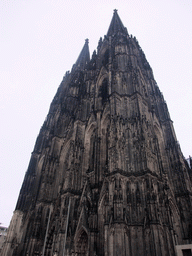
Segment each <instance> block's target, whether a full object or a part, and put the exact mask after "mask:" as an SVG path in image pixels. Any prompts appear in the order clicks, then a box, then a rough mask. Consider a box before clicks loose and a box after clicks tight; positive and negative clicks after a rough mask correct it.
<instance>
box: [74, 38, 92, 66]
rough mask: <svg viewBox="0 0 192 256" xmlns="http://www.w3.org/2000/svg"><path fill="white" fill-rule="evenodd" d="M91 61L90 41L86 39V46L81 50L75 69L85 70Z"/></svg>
mask: <svg viewBox="0 0 192 256" xmlns="http://www.w3.org/2000/svg"><path fill="white" fill-rule="evenodd" d="M89 61H90V54H89V39H88V38H87V39H85V44H84V46H83V49H82V50H81V52H80V54H79V57H78V59H77V61H76V63H75V67H78V68H80V69H84V68H85V66H86V64H87V63H88V62H89Z"/></svg>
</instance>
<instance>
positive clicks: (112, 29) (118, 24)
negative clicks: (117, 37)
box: [107, 9, 126, 36]
mask: <svg viewBox="0 0 192 256" xmlns="http://www.w3.org/2000/svg"><path fill="white" fill-rule="evenodd" d="M117 32H121V33H123V34H124V33H126V29H125V27H124V25H123V23H122V21H121V19H120V17H119V15H118V13H117V9H114V10H113V17H112V20H111V24H110V26H109V29H108V32H107V36H112V35H114V34H116V33H117Z"/></svg>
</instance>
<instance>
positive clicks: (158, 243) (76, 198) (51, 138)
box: [2, 10, 192, 256]
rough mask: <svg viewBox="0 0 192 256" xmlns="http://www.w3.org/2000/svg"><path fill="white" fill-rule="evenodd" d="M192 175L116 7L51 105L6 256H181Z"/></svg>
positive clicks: (191, 211)
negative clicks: (93, 46)
mask: <svg viewBox="0 0 192 256" xmlns="http://www.w3.org/2000/svg"><path fill="white" fill-rule="evenodd" d="M191 178H192V170H191V169H190V168H189V166H188V164H187V162H186V161H185V159H184V157H183V155H182V152H181V150H180V147H179V144H178V142H177V139H176V136H175V132H174V128H173V122H172V120H171V118H170V115H169V112H168V108H167V105H166V103H165V101H164V98H163V95H162V93H161V92H160V90H159V87H158V86H157V84H156V82H155V80H154V77H153V72H152V69H151V67H150V65H149V63H148V62H147V60H146V58H145V54H144V52H143V51H142V49H141V47H140V46H139V43H138V41H137V40H136V38H135V37H132V36H130V35H129V34H128V32H127V29H126V28H125V27H124V25H123V23H122V22H121V20H120V18H119V16H118V14H117V11H116V10H115V11H114V14H113V17H112V21H111V24H110V26H109V29H108V32H107V34H106V36H105V37H104V39H102V38H100V40H99V43H98V47H97V51H94V52H93V55H92V58H91V59H90V55H89V46H88V40H86V41H85V45H84V46H83V49H82V51H81V53H80V55H79V57H78V59H77V61H76V63H75V64H74V66H73V68H72V70H71V72H67V73H66V75H65V77H64V79H63V81H62V82H61V84H60V86H59V88H58V91H57V93H56V95H55V97H54V99H53V101H52V103H51V106H50V110H49V113H48V115H47V118H46V120H45V122H44V124H43V126H42V128H41V130H40V133H39V135H38V137H37V141H36V144H35V147H34V151H33V153H32V156H31V160H30V163H29V167H28V170H27V172H26V175H25V178H24V182H23V185H22V188H21V191H20V195H19V198H18V202H17V205H16V209H15V212H14V215H13V218H12V221H11V224H10V227H9V230H8V235H7V240H6V243H5V245H4V248H3V253H2V255H3V256H13V255H18V256H25V255H28V256H33V255H42V256H53V255H54V256H56V255H57V256H64V255H65V256H66V255H68V256H77V255H78V256H85V255H86V256H87V255H89V256H94V255H97V256H137V255H141V256H155V255H156V256H175V255H176V251H177V248H178V246H182V245H183V244H186V245H187V246H189V247H190V243H191V239H192V208H191V203H192V201H191V200H192V197H191V195H192V193H191V192H192V189H191ZM184 251H185V253H187V250H184ZM188 252H189V250H188ZM186 255H187V254H186Z"/></svg>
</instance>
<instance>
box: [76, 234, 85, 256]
mask: <svg viewBox="0 0 192 256" xmlns="http://www.w3.org/2000/svg"><path fill="white" fill-rule="evenodd" d="M75 255H76V256H88V235H87V233H86V232H85V230H82V232H81V233H80V235H79V237H78V240H77V244H76V254H75Z"/></svg>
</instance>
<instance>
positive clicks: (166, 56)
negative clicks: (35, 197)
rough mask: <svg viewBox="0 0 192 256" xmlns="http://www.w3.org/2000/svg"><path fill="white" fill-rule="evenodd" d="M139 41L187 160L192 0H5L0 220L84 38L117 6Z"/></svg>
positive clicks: (191, 116)
mask: <svg viewBox="0 0 192 256" xmlns="http://www.w3.org/2000/svg"><path fill="white" fill-rule="evenodd" d="M115 8H116V9H118V14H119V16H120V18H121V20H122V22H123V24H124V26H126V27H127V29H128V32H129V34H133V35H134V36H136V38H137V39H138V41H139V44H140V46H141V48H142V49H143V51H144V53H145V55H146V58H147V60H148V61H149V63H150V65H151V67H152V69H153V72H154V77H155V79H156V81H157V84H158V85H159V87H160V90H161V91H162V92H163V95H164V98H165V100H166V101H167V104H168V108H169V111H170V114H171V118H172V120H173V121H174V127H175V131H176V135H177V138H178V141H179V142H180V145H181V149H182V151H183V154H184V156H185V157H188V155H189V154H192V138H191V128H192V103H191V97H192V15H191V13H192V1H191V0H174V1H173V0H161V1H156V0H155V1H154V0H140V1H139V0H137V1H135V0H129V1H128V0H125V1H123V0H120V1H118V3H117V1H113V0H111V1H105V2H104V1H95V0H94V1H93V0H89V1H88V0H87V1H85V0H81V1H77V0H70V1H66V0H62V1H61V0H54V1H53V0H44V1H43V0H38V1H35V0H17V1H15V0H1V1H0V38H1V39H0V60H1V62H0V75H1V79H0V87H1V94H0V99H1V105H0V116H1V130H0V131H1V132H0V136H1V138H0V141H1V146H0V150H1V151H0V157H1V161H0V222H2V223H3V225H5V226H8V224H9V221H10V219H11V216H12V213H13V210H14V208H15V204H16V201H17V198H18V194H19V190H20V187H21V184H22V181H23V178H24V174H25V171H26V169H27V167H28V163H29V159H30V154H31V152H32V151H33V147H34V144H35V140H36V137H37V135H38V132H39V130H40V127H41V125H42V124H43V121H44V119H45V117H46V115H47V113H48V110H49V105H50V103H51V101H52V99H53V97H54V95H55V93H56V90H57V88H58V86H59V84H60V82H61V80H62V77H63V75H64V74H65V72H66V71H67V70H70V69H71V67H72V65H73V63H74V62H75V61H76V59H77V57H78V55H79V53H80V51H81V49H82V47H83V45H84V40H85V39H86V38H89V42H90V43H89V46H90V53H91V54H92V52H93V50H94V49H96V48H97V43H98V40H99V38H100V37H101V36H102V37H103V36H104V35H105V34H106V33H107V30H108V27H109V24H110V22H111V18H112V15H113V9H115Z"/></svg>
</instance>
